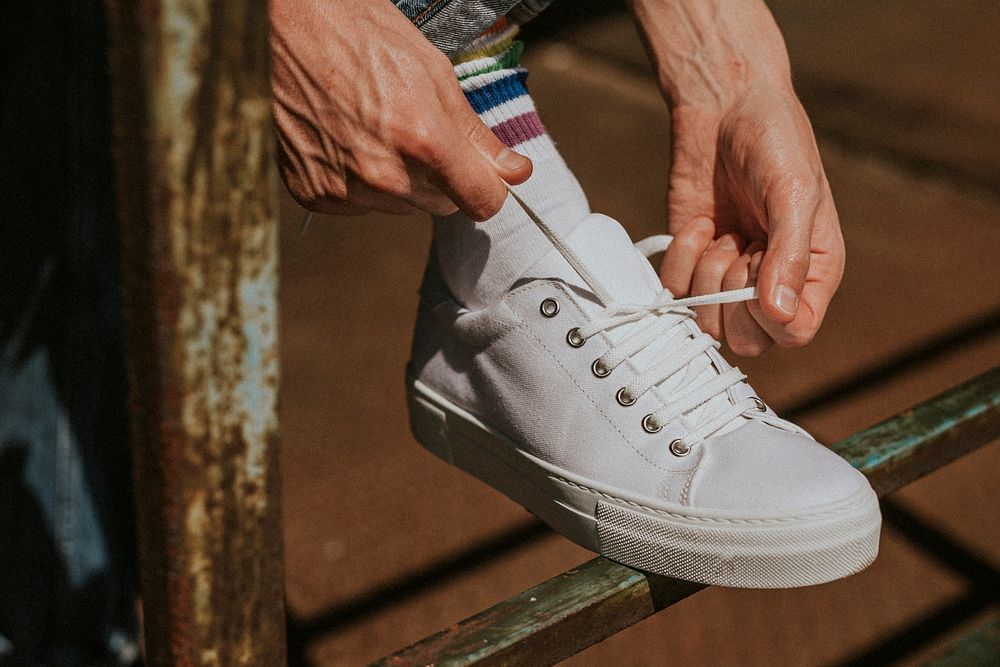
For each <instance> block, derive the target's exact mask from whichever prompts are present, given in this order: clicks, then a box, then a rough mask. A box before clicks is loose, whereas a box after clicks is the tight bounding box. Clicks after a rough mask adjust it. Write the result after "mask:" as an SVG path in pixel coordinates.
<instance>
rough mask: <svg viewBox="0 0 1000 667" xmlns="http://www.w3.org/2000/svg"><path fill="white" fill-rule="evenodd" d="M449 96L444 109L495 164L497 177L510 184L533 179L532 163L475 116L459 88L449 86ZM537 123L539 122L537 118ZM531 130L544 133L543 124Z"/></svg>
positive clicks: (475, 146)
mask: <svg viewBox="0 0 1000 667" xmlns="http://www.w3.org/2000/svg"><path fill="white" fill-rule="evenodd" d="M446 94H447V100H446V102H445V107H446V108H447V109H449V110H450V111H451V115H452V117H453V118H456V119H458V121H459V126H460V127H461V128H463V130H464V133H465V136H466V137H467V138H468V141H469V143H471V144H472V146H473V147H474V148H475V149H476V150H477V151H479V153H480V154H481V155H483V156H484V157H485V158H486V159H487V160H488V161H489V162H490V163H491V164H492V166H493V170H494V171H495V172H496V174H497V175H498V176H500V178H502V179H503V180H505V181H507V182H508V183H510V184H511V185H519V184H521V183H524V182H525V181H527V180H528V178H530V177H531V172H532V168H533V165H532V163H531V160H530V159H528V158H527V157H526V156H524V155H521V154H520V153H518V152H516V151H514V150H511V148H510V147H508V146H507V145H506V144H505V143H504V142H503V141H501V140H500V139H499V138H498V137H497V135H496V134H495V133H494V131H493V130H491V129H490V128H489V126H487V125H486V123H484V122H483V120H482V119H481V118H480V117H479V116H478V115H477V114H476V112H475V110H474V109H473V108H472V106H471V105H470V104H469V101H468V100H467V99H466V98H465V95H464V94H463V93H462V91H461V89H460V88H459V87H458V86H457V85H452V86H450V87H449V88H448V89H447V92H446ZM522 120H524V119H522ZM534 120H535V122H538V119H537V116H536V117H534ZM526 122H527V121H526ZM498 127H499V126H498ZM532 129H535V130H538V131H541V127H540V124H539V127H537V128H532Z"/></svg>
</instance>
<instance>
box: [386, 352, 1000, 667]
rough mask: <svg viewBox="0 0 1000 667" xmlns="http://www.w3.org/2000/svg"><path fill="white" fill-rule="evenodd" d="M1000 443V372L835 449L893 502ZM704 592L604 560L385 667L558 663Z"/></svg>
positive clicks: (421, 644)
mask: <svg viewBox="0 0 1000 667" xmlns="http://www.w3.org/2000/svg"><path fill="white" fill-rule="evenodd" d="M997 438H1000V367H997V368H994V369H993V370H991V371H989V372H987V373H985V374H983V375H980V376H979V377H977V378H974V379H972V380H969V381H968V382H966V383H965V384H963V385H961V386H959V387H956V388H954V389H952V390H950V391H948V392H945V393H944V394H941V395H940V396H937V397H936V398H933V399H931V400H929V401H927V402H925V403H922V404H920V405H918V406H917V407H915V408H912V409H910V410H907V411H906V412H903V413H902V414H900V415H897V416H896V417H893V418H891V419H888V420H886V421H884V422H882V423H880V424H877V425H875V426H872V427H871V428H868V429H865V430H864V431H861V432H860V433H858V434H856V435H853V436H851V437H849V438H847V439H845V440H842V441H841V442H839V443H837V444H836V445H834V446H833V447H832V449H833V450H834V451H835V452H837V453H838V454H839V455H840V456H842V457H843V458H845V459H846V460H847V461H849V462H850V463H851V465H853V466H854V467H856V468H858V469H859V470H860V471H861V472H863V473H864V474H865V475H866V476H867V477H868V479H869V480H870V481H871V483H872V486H873V487H874V488H875V491H876V492H877V493H878V495H879V496H880V497H883V496H886V495H888V494H890V493H892V492H893V491H896V490H897V489H899V488H901V487H903V486H905V485H906V484H909V483H910V482H912V481H914V480H916V479H918V478H920V477H922V476H923V475H926V474H927V473H929V472H931V471H933V470H936V469H937V468H940V467H941V466H943V465H945V464H946V463H949V462H950V461H953V460H955V459H957V458H959V457H960V456H962V455H963V454H966V453H968V452H970V451H972V450H973V449H976V448H977V447H980V446H982V445H984V444H986V443H988V442H991V441H993V440H995V439H997ZM702 588H705V586H704V585H702V584H695V583H690V582H686V581H681V580H678V579H671V578H669V577H663V576H659V575H653V574H648V573H645V572H641V571H639V570H634V569H632V568H629V567H625V566H624V565H619V564H618V563H614V562H612V561H610V560H608V559H606V558H601V557H598V558H594V559H593V560H591V561H588V562H586V563H584V564H583V565H581V566H580V567H577V568H573V569H572V570H569V571H567V572H564V573H563V574H560V575H558V576H556V577H554V578H552V579H549V580H548V581H545V582H543V583H541V584H538V585H537V586H535V587H533V588H530V589H528V590H526V591H524V592H522V593H519V594H518V595H515V596H513V597H511V598H508V599H507V600H504V601H503V602H500V603H499V604H497V605H495V606H493V607H491V608H489V609H487V610H485V611H483V612H480V613H479V614H476V615H475V616H472V617H470V618H467V619H466V620H464V621H462V622H461V623H458V624H457V625H454V626H452V627H451V628H449V629H447V630H443V631H441V632H439V633H437V634H435V635H432V636H430V637H427V638H426V639H424V640H422V641H420V642H417V643H416V644H413V645H412V646H409V647H407V648H405V649H403V650H402V651H399V652H398V653H395V654H393V655H390V656H387V657H385V658H383V659H382V660H380V661H378V662H377V663H375V664H376V665H385V666H389V665H393V666H396V665H428V664H435V665H469V664H483V665H491V664H501V663H502V664H504V665H521V664H523V665H528V664H530V665H543V664H552V663H555V662H558V661H559V660H562V659H564V658H567V657H569V656H571V655H573V654H575V653H577V652H579V651H581V650H583V649H584V648H587V647H588V646H591V645H593V644H596V643H598V642H600V641H601V640H603V639H606V638H607V637H610V636H611V635H613V634H615V633H616V632H619V631H620V630H623V629H625V628H627V627H629V626H630V625H633V624H634V623H637V622H639V621H641V620H643V619H644V618H647V617H649V616H651V615H652V614H654V613H656V612H658V611H660V610H662V609H665V608H667V607H669V606H671V605H673V604H675V603H677V602H679V601H681V600H683V599H684V598H686V597H688V596H689V595H692V594H694V593H696V592H698V591H699V590H701V589H702Z"/></svg>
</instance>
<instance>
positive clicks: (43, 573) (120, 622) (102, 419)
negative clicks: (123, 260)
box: [0, 0, 137, 665]
mask: <svg viewBox="0 0 1000 667" xmlns="http://www.w3.org/2000/svg"><path fill="white" fill-rule="evenodd" d="M0 24H2V25H4V26H5V28H6V30H5V31H4V33H5V38H4V41H5V46H4V49H5V53H6V55H5V58H4V59H3V60H2V62H0V67H2V68H3V71H2V74H0V76H2V79H3V86H4V89H3V112H2V113H0V216H2V220H0V664H3V665H7V664H18V665H20V664H25V665H86V664H96V663H98V662H100V664H116V663H118V664H121V663H127V662H128V661H129V659H130V657H135V656H136V645H135V643H134V640H135V636H136V633H137V627H136V615H135V594H136V577H135V556H134V554H135V546H134V532H133V520H132V507H131V471H130V463H129V449H128V441H127V431H128V422H127V412H126V391H125V373H124V366H123V360H124V356H123V352H122V315H121V305H120V296H119V291H120V290H119V278H118V245H119V244H118V231H117V228H116V225H115V215H114V208H115V204H114V194H113V193H114V188H113V185H114V181H113V173H112V160H111V125H110V112H109V105H110V100H109V90H108V82H107V72H106V69H107V66H106V58H107V56H106V42H105V29H104V7H103V3H102V2H101V0H57V1H55V2H45V3H27V4H22V3H3V4H2V8H0Z"/></svg>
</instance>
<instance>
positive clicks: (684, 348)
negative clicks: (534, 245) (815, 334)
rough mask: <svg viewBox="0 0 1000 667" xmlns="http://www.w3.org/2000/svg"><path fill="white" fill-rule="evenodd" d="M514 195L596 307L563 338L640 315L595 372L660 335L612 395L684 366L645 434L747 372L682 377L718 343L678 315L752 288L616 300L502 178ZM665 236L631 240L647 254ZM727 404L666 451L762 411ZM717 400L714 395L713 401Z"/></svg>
mask: <svg viewBox="0 0 1000 667" xmlns="http://www.w3.org/2000/svg"><path fill="white" fill-rule="evenodd" d="M507 190H508V191H509V192H510V194H511V197H513V198H514V201H515V202H517V204H518V205H519V206H520V207H521V208H522V209H523V210H524V212H525V213H526V214H527V215H528V217H529V218H530V219H531V221H532V222H534V223H535V225H537V226H538V228H539V230H541V232H542V233H543V234H544V235H545V237H546V238H548V239H549V241H550V242H551V243H552V245H553V246H555V247H556V249H557V250H558V251H559V253H560V254H561V255H562V256H563V257H564V258H565V259H566V261H567V262H568V263H569V265H570V266H571V267H573V270H575V271H576V272H577V273H578V274H579V275H580V277H581V278H583V281H584V282H585V283H586V284H587V286H588V287H589V288H590V289H591V291H592V292H593V293H594V296H596V297H597V299H598V300H599V301H600V303H601V305H602V306H603V309H602V311H601V312H600V314H599V315H598V316H597V317H596V318H595V319H594V320H593V321H591V322H590V323H589V324H586V325H584V326H581V327H578V328H575V329H573V330H571V331H570V332H569V335H568V336H567V340H568V341H569V343H570V344H571V345H573V346H575V347H580V346H582V345H583V344H584V343H586V341H587V340H588V339H589V338H591V337H593V336H596V335H597V334H599V333H601V332H603V331H608V330H611V329H614V328H616V327H619V326H622V325H624V324H630V323H639V322H642V321H645V322H644V324H643V326H641V327H636V328H635V330H634V331H633V332H632V333H630V334H629V335H628V336H626V337H625V338H624V339H623V340H620V341H618V342H616V343H614V344H613V345H611V347H610V348H608V350H607V351H606V352H605V353H604V354H602V355H601V356H600V357H599V358H598V359H596V360H595V361H594V364H593V371H594V374H595V375H598V376H599V377H604V376H606V375H609V374H610V373H611V372H612V371H614V369H615V368H617V367H618V365H619V364H621V363H623V362H624V361H625V360H626V359H630V358H632V357H633V356H634V355H635V354H637V353H638V352H640V351H641V350H644V349H645V348H647V347H648V346H649V345H651V344H652V343H653V342H654V341H658V340H663V339H664V337H666V338H667V340H665V341H664V344H663V345H662V351H661V353H660V354H659V355H658V356H657V357H656V358H655V359H653V360H652V361H650V362H649V363H648V364H646V368H645V369H643V370H642V371H641V372H639V373H638V374H637V375H635V377H633V378H632V380H631V382H629V383H628V384H627V385H625V386H624V387H622V388H621V389H619V390H618V394H617V398H618V402H619V403H620V404H621V405H623V406H626V407H627V406H630V405H632V404H633V403H635V402H636V401H637V400H638V399H639V397H641V396H642V395H643V394H645V393H646V392H648V391H650V390H652V389H654V388H655V387H657V386H659V385H660V384H662V383H663V382H665V381H667V380H668V379H669V378H671V377H673V376H674V375H675V374H677V373H680V372H682V371H683V372H684V373H685V379H684V381H682V383H681V385H682V386H683V385H687V386H685V388H684V389H682V390H681V391H679V392H677V393H676V394H674V395H673V396H671V400H669V401H664V405H663V407H661V408H659V409H658V410H656V411H654V412H652V413H650V414H648V415H646V416H645V417H644V418H643V420H642V426H643V428H644V429H645V430H646V431H647V432H649V433H657V432H659V431H660V430H661V429H662V428H663V426H665V425H666V424H669V423H670V422H672V421H674V420H675V419H678V418H679V417H681V416H682V415H686V414H688V413H690V412H691V411H693V410H695V409H697V408H699V407H700V406H702V405H705V404H706V403H708V402H709V401H711V400H712V399H714V398H716V397H718V396H722V395H724V394H728V393H729V389H730V388H731V387H733V386H735V385H737V384H739V383H740V382H742V381H743V380H745V379H746V376H745V375H744V374H743V373H742V372H740V370H739V369H738V368H730V369H728V370H726V371H722V372H720V373H718V374H717V375H716V376H715V377H713V378H712V379H710V380H708V381H704V382H701V383H700V384H697V385H695V384H689V383H688V378H690V377H691V376H697V375H699V374H700V372H701V370H703V368H704V367H698V365H697V364H695V363H694V362H695V361H696V360H698V359H699V358H700V357H701V355H702V354H705V353H706V352H707V351H708V350H709V349H710V348H716V349H718V348H719V342H718V341H717V340H715V339H714V338H712V337H711V336H709V335H708V334H706V333H701V332H699V333H697V334H694V333H693V332H692V331H691V329H690V328H689V327H687V326H683V324H684V322H685V321H687V320H688V319H689V318H693V317H694V316H695V314H694V312H693V311H692V310H691V308H692V307H694V306H704V305H709V304H723V303H737V302H740V301H749V300H752V299H756V298H757V288H756V287H746V288H743V289H738V290H730V291H726V292H717V293H715V294H706V295H704V296H694V297H687V298H683V299H675V298H674V297H673V296H672V295H671V294H670V292H668V291H666V290H663V291H662V292H661V293H660V294H659V295H658V296H657V297H656V299H654V300H653V302H652V303H650V304H622V303H617V302H616V300H615V298H614V296H613V295H612V294H611V292H610V291H608V290H607V289H606V288H605V287H604V286H603V285H601V282H600V281H599V280H597V278H595V277H594V275H593V274H592V273H591V272H590V271H589V270H588V269H587V266H586V264H585V263H584V262H583V261H582V260H581V259H580V258H579V257H578V256H577V254H576V253H575V252H574V251H573V249H572V248H571V247H570V246H569V245H568V244H567V243H566V241H565V240H564V239H563V238H562V237H561V236H559V234H558V233H556V231H555V230H553V229H552V228H551V227H549V226H548V225H547V224H546V223H545V221H543V220H542V219H541V218H540V217H539V216H538V215H537V214H536V213H535V212H534V211H533V210H532V208H531V206H529V205H528V203H527V202H525V201H524V200H523V199H521V197H520V196H518V194H517V193H516V192H514V190H513V188H511V187H510V186H509V185H508V186H507ZM670 240H671V237H669V236H666V235H659V236H651V237H649V238H648V239H644V240H642V241H640V242H638V243H636V244H635V246H636V248H637V249H638V250H639V251H640V252H642V254H644V255H645V256H647V257H649V256H651V255H654V254H656V253H658V252H662V251H663V250H665V249H666V247H667V246H668V245H669V244H670ZM727 402H728V407H726V408H721V409H716V410H713V411H712V412H713V414H711V415H710V416H709V417H708V418H707V419H703V421H701V422H700V423H699V424H698V425H697V426H696V427H695V428H694V429H693V430H691V431H689V432H688V433H687V434H686V435H684V437H682V438H678V439H675V440H674V441H673V442H671V443H670V451H671V452H673V453H674V454H675V455H678V456H684V455H685V454H687V453H688V452H690V451H691V447H692V446H693V445H695V444H697V443H698V442H700V441H701V440H703V439H705V438H707V437H709V436H711V435H712V434H713V433H715V432H716V431H718V430H719V429H721V428H723V427H724V426H726V424H728V423H729V422H731V421H732V420H733V419H736V418H737V417H740V416H742V415H752V414H753V413H755V412H756V413H758V414H759V413H762V412H763V411H764V410H765V409H766V408H765V406H764V403H763V402H762V401H761V400H760V399H759V398H756V397H749V398H745V399H741V400H734V399H733V398H732V397H731V396H728V397H727ZM720 403H721V402H720Z"/></svg>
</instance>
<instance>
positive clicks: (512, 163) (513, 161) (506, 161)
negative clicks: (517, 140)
mask: <svg viewBox="0 0 1000 667" xmlns="http://www.w3.org/2000/svg"><path fill="white" fill-rule="evenodd" d="M527 162H528V158H526V157H524V156H523V155H521V154H519V153H515V152H514V151H511V150H505V151H502V152H501V153H500V155H498V156H497V164H498V165H500V166H501V167H503V168H504V169H509V170H510V171H517V170H518V169H522V168H523V167H524V165H525V164H526V163H527Z"/></svg>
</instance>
